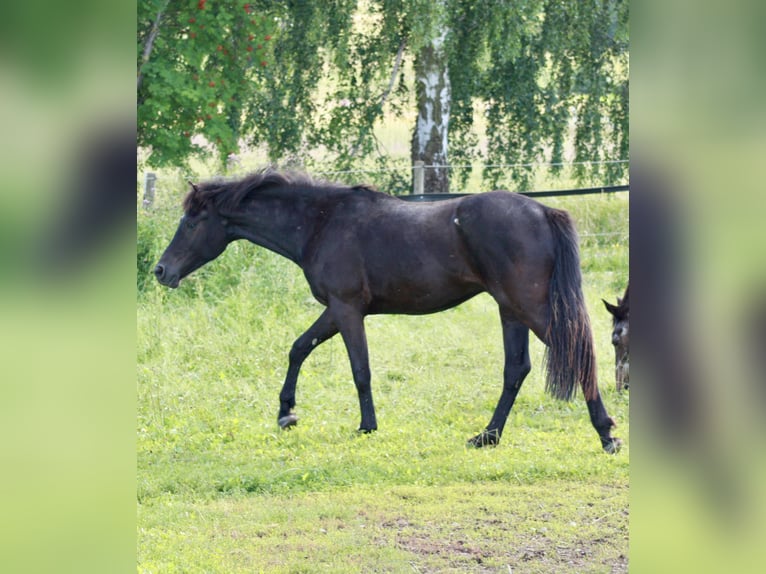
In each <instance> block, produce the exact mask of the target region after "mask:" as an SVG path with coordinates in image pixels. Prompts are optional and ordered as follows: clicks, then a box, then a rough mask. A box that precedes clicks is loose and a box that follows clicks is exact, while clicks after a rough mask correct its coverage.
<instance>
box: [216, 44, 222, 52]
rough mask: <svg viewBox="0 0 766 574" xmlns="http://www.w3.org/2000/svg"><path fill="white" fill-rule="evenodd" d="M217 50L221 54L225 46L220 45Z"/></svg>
mask: <svg viewBox="0 0 766 574" xmlns="http://www.w3.org/2000/svg"><path fill="white" fill-rule="evenodd" d="M216 50H218V51H219V52H220V51H221V50H223V46H221V45H220V44H218V47H217V48H216Z"/></svg>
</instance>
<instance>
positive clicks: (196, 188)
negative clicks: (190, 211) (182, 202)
mask: <svg viewBox="0 0 766 574" xmlns="http://www.w3.org/2000/svg"><path fill="white" fill-rule="evenodd" d="M186 181H188V182H189V185H191V187H192V189H193V190H194V191H195V192H196V193H199V188H198V187H197V186H196V185H194V182H193V181H192V180H190V179H187V180H186Z"/></svg>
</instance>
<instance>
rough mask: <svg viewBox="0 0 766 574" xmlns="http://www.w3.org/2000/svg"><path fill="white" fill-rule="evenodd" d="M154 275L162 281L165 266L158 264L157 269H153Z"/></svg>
mask: <svg viewBox="0 0 766 574" xmlns="http://www.w3.org/2000/svg"><path fill="white" fill-rule="evenodd" d="M154 274H155V275H156V276H157V279H162V276H163V275H164V274H165V266H164V265H162V264H161V263H158V264H157V267H155V268H154Z"/></svg>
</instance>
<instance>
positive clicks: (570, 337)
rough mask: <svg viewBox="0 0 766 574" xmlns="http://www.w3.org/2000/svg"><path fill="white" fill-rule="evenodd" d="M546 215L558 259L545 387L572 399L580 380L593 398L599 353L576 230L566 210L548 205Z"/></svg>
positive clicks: (551, 294)
mask: <svg viewBox="0 0 766 574" xmlns="http://www.w3.org/2000/svg"><path fill="white" fill-rule="evenodd" d="M546 216H547V218H548V223H549V224H550V226H551V229H552V231H553V237H554V242H555V262H554V264H553V274H552V276H551V281H550V290H549V296H548V299H549V305H550V319H549V322H548V328H547V331H546V341H545V342H546V344H547V345H548V348H547V351H546V357H545V363H546V367H547V380H546V383H545V388H546V390H547V391H548V392H549V393H551V395H553V396H554V397H556V398H558V399H563V400H570V399H571V398H572V397H573V396H574V394H575V391H576V390H577V383H578V382H579V383H580V385H581V386H582V390H583V394H584V395H585V399H586V400H592V399H594V398H596V395H597V393H598V383H597V379H596V357H595V353H594V351H593V335H592V333H591V328H590V319H589V318H588V312H587V311H586V308H585V299H584V297H583V293H582V276H581V274H580V254H579V248H578V238H577V231H576V230H575V227H574V224H573V223H572V220H571V218H570V217H569V214H568V213H567V212H566V211H562V210H560V209H553V208H546Z"/></svg>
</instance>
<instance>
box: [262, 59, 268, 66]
mask: <svg viewBox="0 0 766 574" xmlns="http://www.w3.org/2000/svg"><path fill="white" fill-rule="evenodd" d="M266 65H267V62H266V61H265V60H263V61H262V62H261V66H263V67H264V68H265V67H266Z"/></svg>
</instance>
